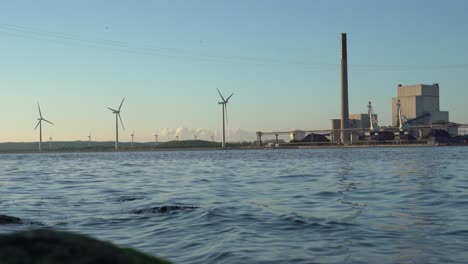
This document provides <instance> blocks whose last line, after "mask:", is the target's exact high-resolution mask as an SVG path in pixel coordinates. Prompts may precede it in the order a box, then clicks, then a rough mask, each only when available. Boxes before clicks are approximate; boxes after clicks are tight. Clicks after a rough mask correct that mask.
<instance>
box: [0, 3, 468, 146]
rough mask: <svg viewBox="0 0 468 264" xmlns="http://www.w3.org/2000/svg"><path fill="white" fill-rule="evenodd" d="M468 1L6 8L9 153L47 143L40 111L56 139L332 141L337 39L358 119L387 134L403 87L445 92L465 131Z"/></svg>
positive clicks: (4, 90)
mask: <svg viewBox="0 0 468 264" xmlns="http://www.w3.org/2000/svg"><path fill="white" fill-rule="evenodd" d="M466 10H468V1H464V0H450V1H431V0H422V1H420V0H414V1H407V0H405V1H401V0H393V1H383V0H382V1H379V0H353V1H349V0H342V1H337V0H324V1H319V0H317V1H312V0H304V1H299V0H292V1H280V0H258V1H255V0H250V1H247V0H239V1H214V0H206V1H203V0H191V1H188V0H186V1H179V0H170V1H154V0H151V1H150V0H148V1H145V0H140V1H119V0H113V1H104V0H103V1H95V0H82V1H62V0H55V1H52V0H43V1H34V0H30V1H25V0H16V1H6V0H0V58H1V59H0V70H1V72H2V74H1V75H0V76H1V77H0V89H1V90H0V91H1V97H0V116H1V122H0V142H12V141H20V142H26V141H37V140H38V131H37V130H36V131H34V127H35V126H36V123H37V120H36V118H37V117H38V110H37V103H38V102H39V103H40V105H41V110H42V113H43V116H44V117H45V118H46V119H48V120H50V121H52V122H53V123H54V125H49V124H44V125H43V137H44V140H45V138H49V137H50V136H52V137H53V139H54V140H57V141H65V140H67V141H68V140H87V139H88V135H89V134H90V133H91V134H92V139H93V140H99V141H101V140H114V138H115V117H114V116H113V115H112V112H111V111H109V110H108V109H107V107H111V108H117V107H118V105H119V104H120V102H121V100H122V98H124V97H125V102H124V104H123V106H122V113H121V116H122V119H123V122H124V125H125V130H122V128H120V131H119V132H120V139H121V140H122V141H129V140H130V134H131V133H132V132H133V131H134V133H135V140H136V141H151V140H153V139H154V134H155V133H157V134H158V135H159V136H158V139H159V140H160V141H167V140H174V139H175V136H176V135H179V137H180V139H193V138H194V134H198V138H201V139H210V137H211V136H212V135H214V136H215V139H216V140H218V141H219V140H220V135H221V131H222V119H221V118H222V116H221V114H222V110H221V106H220V105H218V101H219V100H220V98H219V95H218V93H217V91H216V88H218V89H219V90H220V91H221V92H222V93H223V94H224V95H225V97H226V96H228V95H230V94H231V93H234V95H233V97H232V98H231V100H230V101H229V104H228V125H227V131H228V132H227V141H238V140H255V131H285V130H286V131H288V130H293V129H305V130H310V129H328V128H329V127H330V119H333V118H339V116H340V111H341V110H340V34H341V33H342V32H346V33H347V36H348V63H349V106H350V109H349V111H350V113H366V112H367V103H368V101H371V102H372V104H373V106H374V112H376V113H377V114H378V116H379V123H380V124H381V125H390V124H391V99H392V97H395V96H396V92H397V85H398V84H404V85H406V84H408V85H410V84H418V83H424V84H432V83H439V85H440V107H441V110H447V111H449V112H450V120H451V121H454V122H459V123H468V113H467V110H466V107H465V105H466V103H465V102H466V100H467V99H468V89H467V85H468V51H467V47H468V35H467V34H466V29H467V28H468V16H467V15H466Z"/></svg>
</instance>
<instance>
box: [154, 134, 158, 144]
mask: <svg viewBox="0 0 468 264" xmlns="http://www.w3.org/2000/svg"><path fill="white" fill-rule="evenodd" d="M156 145H158V134H157V133H156V134H154V146H156Z"/></svg>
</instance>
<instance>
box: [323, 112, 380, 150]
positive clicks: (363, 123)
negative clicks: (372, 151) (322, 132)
mask: <svg viewBox="0 0 468 264" xmlns="http://www.w3.org/2000/svg"><path fill="white" fill-rule="evenodd" d="M374 117H375V118H376V119H377V115H374ZM348 128H350V129H352V128H357V129H360V128H362V129H369V128H370V117H369V114H350V115H349V119H348ZM331 129H332V130H333V131H339V130H340V129H341V119H332V120H331ZM362 134H363V133H360V132H353V133H350V141H351V142H357V141H359V136H362ZM339 140H340V138H339V135H338V133H333V134H332V140H331V141H332V142H336V143H338V142H339Z"/></svg>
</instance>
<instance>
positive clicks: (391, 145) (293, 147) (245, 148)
mask: <svg viewBox="0 0 468 264" xmlns="http://www.w3.org/2000/svg"><path fill="white" fill-rule="evenodd" d="M466 146H468V144H349V145H323V144H322V145H296V146H294V145H293V146H291V145H289V146H281V145H280V146H279V147H231V148H229V147H228V148H225V149H221V148H209V147H208V148H202V147H198V148H197V147H194V148H190V147H185V148H148V149H119V150H114V149H96V150H92V149H66V150H52V151H50V150H46V151H42V152H39V151H37V150H2V151H0V154H53V153H102V152H106V153H119V152H153V151H154V152H156V151H158V152H160V151H223V150H276V149H354V148H413V147H466Z"/></svg>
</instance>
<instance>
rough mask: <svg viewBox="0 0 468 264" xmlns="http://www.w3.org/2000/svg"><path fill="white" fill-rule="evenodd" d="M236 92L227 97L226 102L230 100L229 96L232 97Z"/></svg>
mask: <svg viewBox="0 0 468 264" xmlns="http://www.w3.org/2000/svg"><path fill="white" fill-rule="evenodd" d="M233 95H234V94H233V93H232V94H231V95H230V96H229V97H228V98H227V99H226V103H227V102H228V101H229V98H231V96H233Z"/></svg>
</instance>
